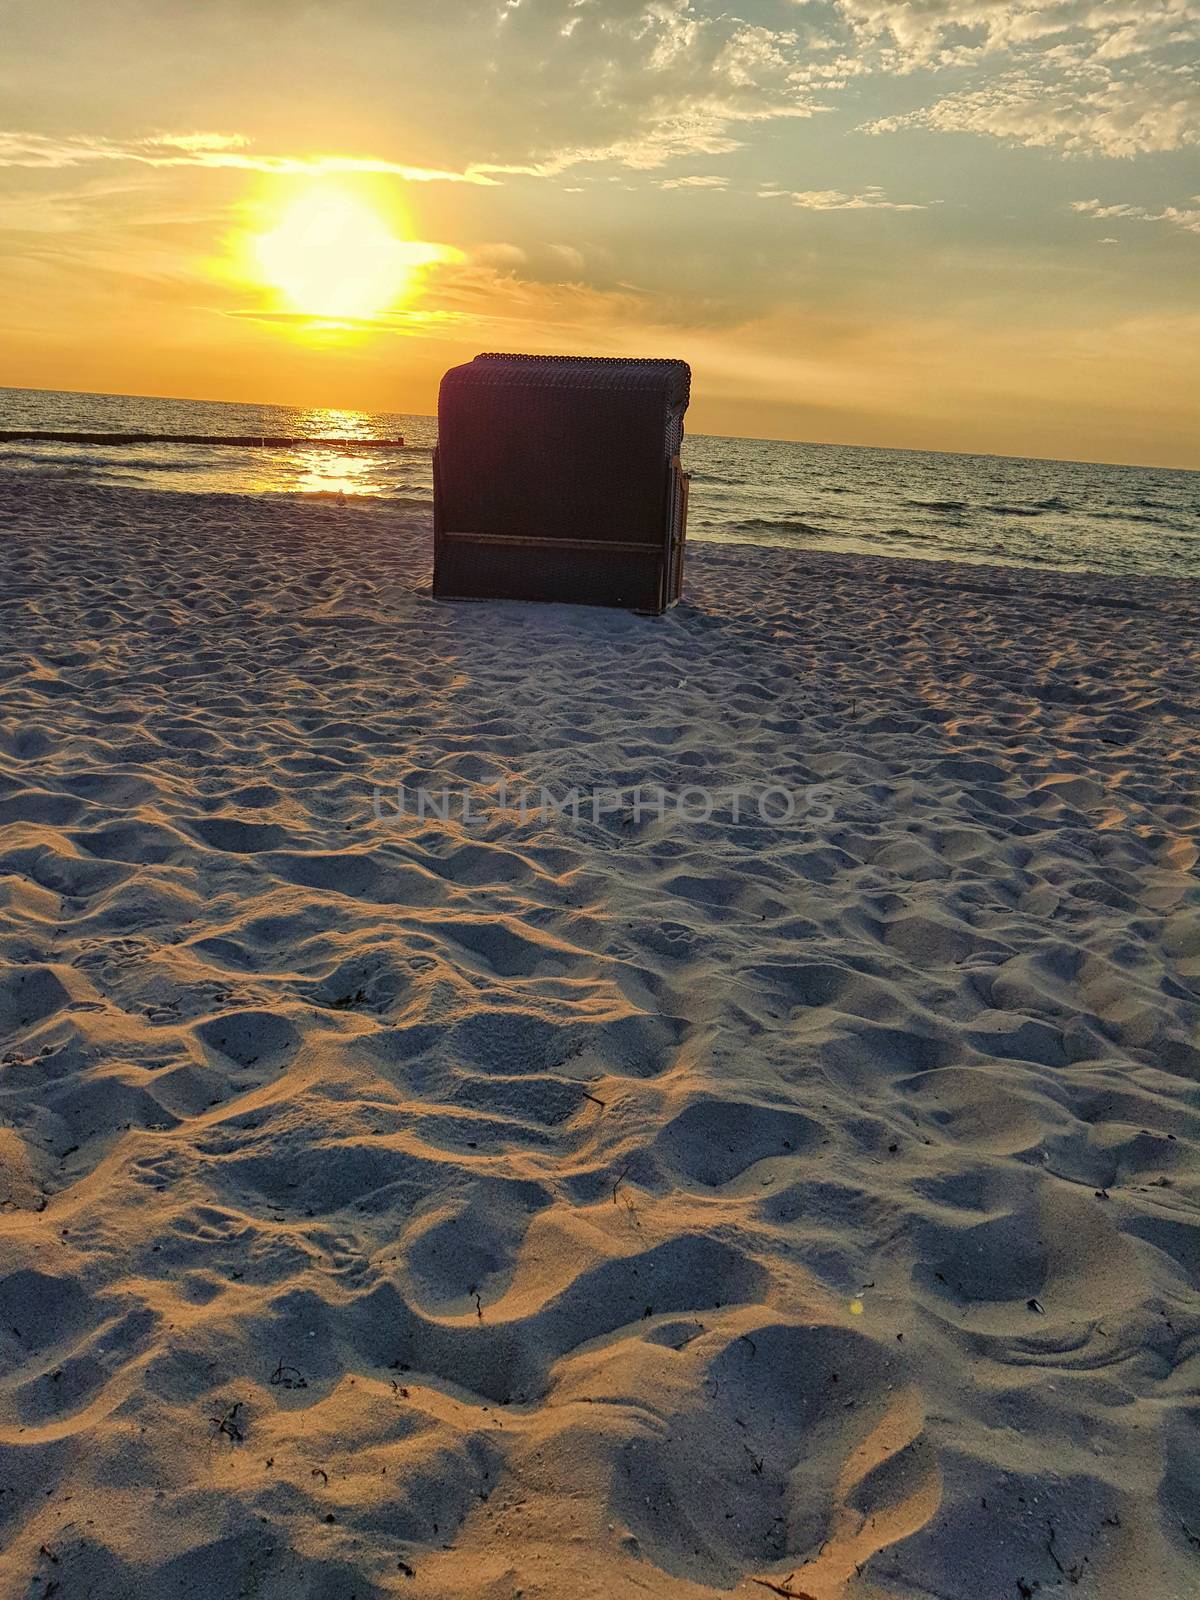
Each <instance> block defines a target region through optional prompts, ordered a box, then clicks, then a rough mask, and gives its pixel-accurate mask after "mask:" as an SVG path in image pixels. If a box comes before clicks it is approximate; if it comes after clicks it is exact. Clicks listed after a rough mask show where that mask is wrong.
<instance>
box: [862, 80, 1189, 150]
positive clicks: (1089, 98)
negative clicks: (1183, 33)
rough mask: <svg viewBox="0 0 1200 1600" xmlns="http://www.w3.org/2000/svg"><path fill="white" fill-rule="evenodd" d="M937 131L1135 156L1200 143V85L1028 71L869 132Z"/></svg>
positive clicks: (880, 122)
mask: <svg viewBox="0 0 1200 1600" xmlns="http://www.w3.org/2000/svg"><path fill="white" fill-rule="evenodd" d="M904 128H932V129H934V130H935V131H937V132H940V133H976V134H986V135H989V136H990V137H992V138H994V139H1000V140H1003V141H1004V142H1005V143H1008V144H1020V145H1030V146H1034V147H1041V148H1044V149H1050V148H1057V149H1060V150H1062V151H1064V152H1066V153H1067V154H1071V155H1096V154H1098V155H1104V156H1110V157H1128V156H1137V155H1146V154H1150V153H1153V152H1156V151H1168V150H1178V149H1181V148H1182V147H1184V146H1186V145H1193V144H1196V143H1200V83H1187V82H1181V81H1180V80H1178V79H1176V78H1173V77H1170V76H1166V77H1157V76H1155V77H1152V78H1150V79H1147V80H1146V81H1145V82H1139V83H1128V82H1116V81H1112V80H1104V81H1100V82H1098V83H1097V84H1096V86H1095V87H1090V88H1089V87H1081V86H1080V85H1079V84H1078V83H1074V82H1069V81H1066V82H1059V83H1053V82H1047V81H1046V80H1045V79H1044V78H1041V77H1036V76H1030V75H1029V74H1026V73H1013V74H1009V75H1006V76H1002V77H1000V78H998V79H997V80H996V81H995V82H993V83H991V84H989V85H988V86H987V87H986V88H983V89H964V90H960V91H959V92H957V93H955V94H952V95H947V96H946V98H945V99H942V100H938V101H937V102H936V103H935V104H933V105H931V106H924V107H922V108H921V109H919V110H917V111H911V112H907V113H905V114H904V115H901V116H894V117H884V118H881V119H879V120H878V121H875V122H872V123H868V124H867V125H866V127H865V130H864V131H866V132H868V133H876V134H878V133H895V132H897V131H899V130H901V129H904Z"/></svg>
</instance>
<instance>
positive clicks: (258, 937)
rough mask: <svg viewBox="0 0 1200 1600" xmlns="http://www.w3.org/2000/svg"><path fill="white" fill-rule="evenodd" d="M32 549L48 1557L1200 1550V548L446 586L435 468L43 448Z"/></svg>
mask: <svg viewBox="0 0 1200 1600" xmlns="http://www.w3.org/2000/svg"><path fill="white" fill-rule="evenodd" d="M0 562H2V563H3V569H4V588H3V595H2V597H0V599H2V612H0V627H2V629H3V633H4V644H3V653H2V657H0V682H2V686H3V688H2V707H3V714H2V717H0V823H2V824H3V834H2V841H3V842H2V848H3V876H2V878H0V956H2V958H3V969H2V971H0V1034H2V1035H3V1039H2V1043H0V1057H2V1065H0V1261H2V1265H3V1277H2V1279H0V1592H2V1593H3V1595H4V1596H5V1597H7V1596H9V1595H12V1596H21V1597H26V1596H29V1597H36V1600H49V1597H50V1596H52V1595H57V1596H58V1597H59V1600H76V1597H80V1600H82V1597H87V1596H96V1597H104V1600H119V1597H123V1596H138V1597H143V1596H145V1597H154V1600H159V1597H165V1596H178V1595H186V1596H221V1597H225V1596H262V1597H269V1600H274V1597H279V1600H284V1597H286V1600H299V1597H309V1596H312V1597H320V1600H350V1597H352V1596H353V1597H356V1600H368V1597H374V1596H391V1595H404V1596H414V1597H422V1596H430V1597H434V1596H436V1597H447V1600H449V1597H451V1596H455V1597H457V1596H463V1595H469V1596H471V1597H473V1600H492V1597H496V1600H500V1597H503V1600H515V1597H517V1596H523V1597H525V1600H535V1597H543V1596H544V1597H553V1600H560V1597H571V1600H580V1597H601V1596H603V1597H625V1596H630V1597H632V1596H654V1597H656V1600H696V1597H700V1596H711V1595H717V1594H732V1595H736V1596H737V1597H739V1600H749V1597H751V1596H757V1597H759V1600H763V1597H765V1596H766V1595H768V1594H772V1593H774V1594H783V1595H787V1594H793V1595H806V1596H811V1597H815V1600H842V1597H845V1600H882V1597H895V1600H904V1597H918V1596H920V1597H940V1600H960V1597H961V1600H993V1597H1012V1600H1018V1597H1021V1596H1024V1597H1026V1600H1028V1597H1029V1596H1030V1595H1032V1594H1037V1593H1047V1592H1058V1591H1063V1592H1070V1591H1074V1592H1077V1593H1078V1594H1079V1595H1080V1596H1081V1597H1082V1596H1089V1597H1104V1600H1129V1597H1131V1596H1137V1597H1138V1600H1148V1597H1149V1600H1160V1597H1175V1596H1179V1597H1184V1596H1189V1597H1190V1596H1192V1595H1193V1594H1195V1592H1196V1591H1197V1587H1198V1586H1200V1404H1198V1402H1197V1398H1196V1391H1197V1378H1198V1376H1200V1367H1198V1365H1197V1363H1198V1360H1200V1356H1198V1351H1200V1293H1198V1283H1197V1275H1198V1273H1200V1246H1198V1244H1197V1239H1198V1237H1200V1236H1198V1235H1197V1232H1196V1221H1197V1206H1196V1201H1197V1194H1198V1190H1200V1185H1198V1181H1197V1171H1198V1168H1197V1161H1196V1152H1197V1146H1198V1143H1200V1087H1198V1085H1200V1047H1198V1039H1200V1031H1198V1028H1197V1024H1198V1022H1200V895H1198V889H1197V876H1196V872H1195V868H1196V862H1197V840H1198V833H1200V799H1198V793H1197V757H1198V752H1200V691H1198V684H1197V664H1198V663H1197V639H1198V637H1200V632H1198V624H1200V589H1198V588H1197V587H1192V588H1188V587H1186V586H1184V585H1181V584H1178V583H1171V582H1166V581H1157V580H1156V581H1152V580H1137V579H1129V580H1121V581H1118V580H1115V579H1103V578H1097V577H1092V578H1086V577H1073V576H1072V577H1068V576H1063V575H1061V574H1057V573H1051V572H1044V573H1034V572H1032V571H1021V570H1013V569H1009V570H1004V569H988V568H970V567H953V566H949V565H943V564H937V563H913V562H904V561H883V560H872V559H868V558H860V557H836V556H828V555H824V556H818V555H815V554H812V553H809V552H798V553H789V552H785V551H763V550H757V549H752V548H749V547H728V548H717V547H707V548H695V549H694V550H693V553H692V554H691V557H690V565H689V571H688V576H687V590H686V593H687V600H686V603H685V604H684V605H682V606H680V607H679V608H678V610H676V611H675V612H674V613H672V614H670V615H668V616H666V617H664V618H661V619H656V620H654V619H643V618H636V617H632V616H627V615H623V614H618V613H611V612H597V611H588V610H585V609H570V608H560V607H536V606H518V605H457V606H455V605H447V604H437V603H434V602H433V601H431V600H430V599H429V598H428V593H427V588H428V579H429V529H428V524H427V513H426V512H425V511H424V510H423V509H422V508H419V507H414V506H409V505H404V504H396V505H392V506H388V507H381V506H378V505H376V506H363V505H356V504H346V505H338V504H337V503H336V502H316V503H313V502H308V503H296V504H292V503H288V502H286V501H283V500H279V501H269V500H263V501H259V502H253V501H251V500H239V499H234V498H222V497H216V496H213V497H209V496H196V497H193V496H183V495H179V496H171V495H153V494H147V493H139V492H133V491H121V490H116V489H114V490H110V491H101V490H95V489H93V490H84V489H82V488H72V487H70V486H69V485H63V486H54V485H50V484H47V483H42V484H36V485H35V484H33V483H32V482H30V481H29V480H25V481H24V482H20V481H17V480H8V481H7V482H6V484H5V485H4V486H3V487H0ZM401 782H403V783H404V784H405V785H406V786H409V787H410V788H411V789H412V790H413V791H415V789H416V788H417V787H419V786H425V787H427V788H437V789H441V788H447V787H448V788H450V789H452V790H454V791H456V792H458V791H461V790H463V789H466V790H467V791H469V793H470V795H471V797H472V802H473V805H474V806H476V807H477V808H478V809H477V810H476V811H475V813H474V814H473V815H472V816H470V817H467V818H464V817H463V816H462V815H461V814H460V805H459V802H458V801H457V800H456V802H455V804H454V807H453V808H451V809H449V811H448V815H447V816H446V818H445V819H444V820H443V819H442V818H440V817H438V816H436V815H427V816H426V817H424V818H420V817H417V816H415V815H413V814H412V812H411V811H410V812H409V813H408V814H407V815H405V816H403V817H401V816H397V815H396V814H395V809H396V808H395V796H396V786H397V784H399V783H401ZM502 783H503V784H505V785H506V787H507V790H508V799H507V803H506V805H505V806H504V807H502V806H501V798H502V797H501V796H500V786H501V784H502ZM638 784H641V785H643V786H654V785H661V786H662V788H663V790H664V792H665V795H666V796H667V799H666V801H665V807H666V811H665V815H664V816H663V817H662V818H661V819H660V818H659V817H658V816H657V815H656V814H654V811H653V810H652V811H651V812H650V813H649V814H646V813H644V812H643V813H642V814H640V815H638V816H634V815H633V814H632V810H631V808H630V807H629V806H627V805H622V806H621V807H620V808H617V809H612V810H608V809H604V806H603V804H602V806H601V808H600V809H599V811H598V812H597V814H596V815H595V816H593V815H592V814H591V813H590V811H588V810H587V809H586V808H585V809H583V810H582V811H581V813H580V815H579V816H578V818H576V817H573V816H571V815H570V814H569V813H567V812H564V813H561V814H551V813H535V812H533V811H530V814H528V815H527V816H526V817H525V818H524V820H522V818H521V816H520V813H519V808H518V806H517V804H516V802H515V801H514V800H513V798H512V796H513V795H514V794H516V793H517V792H518V791H519V790H520V789H521V787H522V786H523V785H525V786H528V787H529V788H530V789H532V790H533V791H535V792H536V791H537V790H539V789H540V787H542V786H546V787H547V788H548V790H549V791H550V792H551V793H552V795H554V796H556V797H559V798H561V796H562V795H563V794H564V793H565V792H567V791H569V790H570V788H571V787H572V786H577V787H580V788H581V789H584V790H586V791H587V792H588V793H589V794H590V792H591V790H592V789H593V788H601V789H606V788H621V789H625V790H628V789H630V788H632V787H634V786H635V785H638ZM377 785H378V786H380V787H381V789H382V791H383V795H384V797H385V799H386V798H387V797H388V796H390V797H391V799H390V810H389V806H388V804H384V803H381V804H379V805H378V806H377V805H376V804H375V803H374V799H373V796H374V791H375V786H377ZM768 785H769V786H774V787H775V788H777V789H780V790H785V791H787V794H788V795H790V796H792V797H793V799H794V800H795V797H796V796H799V800H798V801H795V803H796V814H795V815H794V816H793V817H792V819H791V820H790V821H788V822H786V823H785V822H779V821H763V820H762V818H761V817H760V816H759V814H758V808H757V801H755V800H753V799H751V800H750V801H746V802H745V803H744V805H743V807H742V809H741V814H740V817H739V820H738V821H737V822H736V823H735V822H734V821H733V820H732V818H731V816H730V815H728V814H726V813H723V812H722V813H718V814H714V816H713V817H712V818H711V819H709V820H707V821H705V820H702V819H701V818H700V817H699V816H698V815H697V812H698V811H699V810H700V809H701V807H700V803H699V801H698V799H697V797H696V795H695V794H694V793H692V794H691V795H690V797H689V798H690V800H691V802H692V808H691V810H689V811H688V814H687V815H685V816H681V815H679V814H678V812H677V811H676V810H675V809H674V806H675V797H677V796H678V794H679V791H681V790H683V789H685V788H688V789H690V790H692V791H694V790H696V789H697V788H703V787H705V786H708V787H710V788H716V789H720V790H722V791H724V790H727V789H728V788H730V787H734V786H741V787H742V788H743V789H745V790H746V791H747V793H749V794H750V795H751V796H753V795H754V794H755V793H756V792H760V791H761V790H762V789H763V788H764V786H768ZM775 801H776V804H777V806H778V807H780V808H782V804H783V802H782V799H781V797H780V796H779V795H776V797H775ZM689 818H690V819H691V820H689Z"/></svg>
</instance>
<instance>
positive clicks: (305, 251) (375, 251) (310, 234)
mask: <svg viewBox="0 0 1200 1600" xmlns="http://www.w3.org/2000/svg"><path fill="white" fill-rule="evenodd" d="M250 243H251V247H252V249H251V258H252V262H253V266H254V269H255V272H256V275H257V277H258V278H259V280H260V281H261V282H262V284H263V285H264V286H265V287H267V288H270V289H274V290H276V291H278V292H279V293H280V294H281V295H282V296H283V297H284V299H285V300H286V302H287V305H288V307H289V309H291V310H293V311H297V312H301V313H305V314H307V315H310V316H314V317H321V318H331V319H343V318H350V319H358V318H365V317H373V316H377V315H378V314H379V313H381V312H384V311H388V310H391V309H393V308H394V307H396V306H398V305H400V304H401V303H402V302H403V301H404V300H405V298H406V297H407V295H408V294H409V293H410V291H411V288H412V282H413V277H414V274H415V273H416V271H417V270H418V269H419V268H421V267H426V266H430V265H432V264H433V263H434V262H436V261H439V260H441V259H443V257H444V255H445V253H446V252H445V251H443V250H442V248H441V247H440V246H438V245H433V244H425V243H422V242H420V241H418V240H414V239H403V238H400V237H398V236H397V234H396V233H395V232H394V231H393V228H392V226H391V225H390V224H389V222H388V220H387V218H386V217H385V216H384V214H383V213H382V212H381V211H380V210H378V209H376V208H375V207H374V206H372V205H371V204H369V203H368V202H367V201H365V200H362V199H360V198H359V197H358V196H357V195H355V194H352V193H350V192H348V191H347V190H345V189H342V188H338V187H336V186H330V185H322V186H320V187H317V188H313V189H310V190H308V191H307V192H306V193H304V194H303V195H301V196H300V197H299V198H297V199H295V200H293V201H292V202H291V204H290V205H289V206H288V207H287V208H286V210H285V211H284V212H283V214H282V215H281V217H280V218H279V220H278V222H277V223H276V224H275V226H273V227H272V228H270V229H269V230H268V231H266V232H263V233H258V234H254V235H253V236H252V238H251V241H250Z"/></svg>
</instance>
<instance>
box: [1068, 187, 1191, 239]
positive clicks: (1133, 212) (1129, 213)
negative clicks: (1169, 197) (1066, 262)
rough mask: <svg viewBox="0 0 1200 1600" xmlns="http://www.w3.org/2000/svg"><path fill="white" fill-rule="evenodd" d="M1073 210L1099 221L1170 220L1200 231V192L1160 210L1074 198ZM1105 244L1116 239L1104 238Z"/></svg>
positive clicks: (1175, 224) (1183, 226) (1188, 228)
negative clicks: (1186, 200)
mask: <svg viewBox="0 0 1200 1600" xmlns="http://www.w3.org/2000/svg"><path fill="white" fill-rule="evenodd" d="M1071 210H1072V211H1077V212H1079V214H1080V215H1081V216H1085V217H1094V218H1095V220H1096V221H1097V222H1112V221H1114V220H1117V219H1119V220H1121V221H1123V222H1169V223H1172V224H1174V226H1175V227H1177V228H1186V229H1187V231H1188V232H1189V233H1200V194H1197V195H1193V196H1192V198H1191V201H1190V202H1189V204H1188V205H1186V206H1163V207H1162V209H1161V210H1159V211H1152V210H1151V209H1150V208H1149V207H1147V206H1135V205H1125V204H1121V205H1103V204H1102V203H1101V202H1100V201H1099V200H1073V201H1072V202H1071ZM1101 242H1102V243H1104V244H1109V243H1112V244H1115V243H1116V240H1108V239H1105V240H1102V241H1101Z"/></svg>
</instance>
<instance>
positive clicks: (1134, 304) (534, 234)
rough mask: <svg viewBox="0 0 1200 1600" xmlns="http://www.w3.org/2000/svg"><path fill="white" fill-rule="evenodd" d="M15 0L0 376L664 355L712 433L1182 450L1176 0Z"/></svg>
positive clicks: (137, 378)
mask: <svg viewBox="0 0 1200 1600" xmlns="http://www.w3.org/2000/svg"><path fill="white" fill-rule="evenodd" d="M9 11H10V13H11V17H10V20H6V24H5V26H6V49H5V52H4V55H3V57H2V58H0V96H2V98H3V103H4V104H5V106H6V107H7V108H8V109H7V111H6V114H5V115H6V122H7V124H8V125H7V128H6V129H5V130H4V131H0V234H2V235H3V240H2V241H0V383H3V384H9V385H14V386H29V387H42V388H72V389H87V390H103V391H114V392H125V393H142V394H164V395H180V396H192V397H196V398H213V399H232V400H257V401H277V402H281V403H294V404H311V405H332V406H346V407H358V406H361V407H380V408H385V409H389V410H398V411H429V410H431V409H432V408H433V405H434V401H435V395H436V385H437V380H438V378H439V377H440V374H441V372H442V371H443V370H444V369H445V368H446V367H447V366H448V365H450V364H452V363H453V362H455V361H458V360H461V359H464V358H466V357H469V356H470V355H472V354H474V353H475V352H476V351H477V350H480V349H488V348H509V349H525V350H546V351H567V350H578V351H581V352H596V353H612V354H625V353H633V352H644V353H650V354H669V355H679V356H683V357H684V358H686V359H688V360H689V361H690V362H691V363H692V365H693V368H694V369H695V373H696V386H695V400H694V406H693V412H692V415H691V419H690V420H691V422H692V425H693V427H694V428H695V429H696V430H697V431H708V432H722V433H743V434H757V435H763V436H781V437H791V438H803V439H812V440H832V441H845V442H855V443H866V444H891V445H900V446H915V447H924V448H941V449H957V450H977V451H988V452H996V453H1010V454H1021V455H1040V456H1066V457H1073V458H1083V459H1100V460H1110V461H1122V460H1124V461H1140V462H1146V463H1153V464H1166V465H1183V466H1200V443H1198V441H1200V428H1198V427H1197V423H1198V422H1200V415H1198V414H1197V406H1198V401H1197V397H1198V396H1200V371H1198V352H1200V312H1198V311H1197V309H1196V302H1195V293H1194V285H1195V282H1196V276H1197V273H1196V269H1197V265H1198V262H1200V199H1195V198H1192V197H1191V196H1190V195H1189V192H1188V191H1189V189H1194V188H1195V186H1196V184H1195V166H1194V162H1195V150H1194V146H1195V143H1196V142H1197V139H1198V138H1200V90H1197V88H1196V82H1195V74H1194V68H1189V66H1188V62H1189V60H1190V61H1192V62H1193V63H1194V60H1195V54H1196V51H1195V44H1196V43H1197V42H1198V41H1200V5H1197V4H1194V3H1192V0H1148V3H1147V4H1145V5H1141V6H1138V7H1135V6H1133V5H1132V4H1130V5H1124V4H1120V3H1117V0H1113V4H1112V5H1111V6H1108V7H1100V8H1096V7H1094V6H1087V5H1084V4H1082V3H1076V0H1048V3H1047V0H1042V3H1040V4H1038V5H1036V6H1035V5H1023V4H1021V3H1020V0H923V3H922V4H921V5H920V6H916V5H913V4H910V3H907V0H896V3H894V4H892V3H889V0H809V3H808V4H804V5H800V4H797V3H795V0H755V3H753V4H747V6H746V7H745V15H744V16H737V17H734V16H732V15H731V14H730V13H729V12H728V11H726V10H723V9H721V8H719V7H717V6H716V5H708V4H702V3H700V0H697V3H695V4H693V5H691V6H688V5H687V4H686V3H684V0H653V3H647V0H508V3H507V4H504V3H501V4H499V5H497V4H488V5H476V4H475V3H474V0H465V3H463V4H461V5H457V6H454V7H446V6H444V5H442V6H434V5H432V4H428V3H425V0H417V3H414V4H412V5H411V6H409V7H405V8H400V9H397V8H394V7H387V6H385V5H383V4H382V3H370V0H347V3H346V4H344V5H342V6H339V7H337V8H317V9H314V8H303V7H300V8H298V7H294V6H292V5H290V4H288V3H285V0H279V3H278V4H272V5H267V6H263V5H251V4H238V3H235V0H220V3H217V4H214V5H213V6H212V7H206V8H204V9H203V11H201V10H199V9H198V8H195V7H190V6H189V7H185V6H183V5H181V4H165V3H161V0H116V3H115V4H113V5H111V6H108V7H105V8H91V7H84V6H83V5H81V4H78V3H76V0H44V3H40V4H37V5H33V4H29V3H26V0H17V3H16V4H15V5H12V6H10V8H9ZM134 40H136V49H134V48H131V45H132V41H134ZM1189 46H1190V49H1189Z"/></svg>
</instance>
